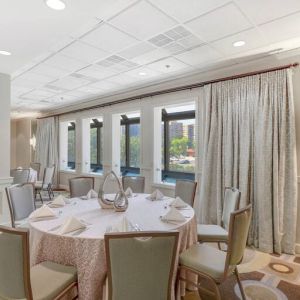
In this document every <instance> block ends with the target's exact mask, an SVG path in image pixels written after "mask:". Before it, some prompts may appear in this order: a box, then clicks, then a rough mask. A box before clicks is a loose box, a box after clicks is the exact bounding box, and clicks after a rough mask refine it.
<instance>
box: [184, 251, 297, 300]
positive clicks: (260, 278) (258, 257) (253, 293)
mask: <svg viewBox="0 0 300 300" xmlns="http://www.w3.org/2000/svg"><path fill="white" fill-rule="evenodd" d="M239 272H240V274H241V279H242V283H243V286H244V290H245V293H246V296H247V299H249V300H299V299H300V257H296V256H293V255H287V254H283V255H281V256H278V255H269V254H266V253H262V252H259V251H257V250H254V249H247V250H246V253H245V257H244V260H243V263H242V264H241V265H240V267H239ZM204 285H205V283H204ZM220 291H221V296H222V299H224V300H239V299H242V298H241V295H240V291H239V288H238V285H237V283H236V281H235V278H234V277H230V278H229V279H228V280H227V281H226V282H224V283H223V284H222V285H221V286H220ZM199 299H201V300H203V299H204V300H210V299H212V298H210V297H207V296H204V295H201V297H200V296H199V295H198V293H195V292H189V293H187V295H186V296H185V297H184V300H199Z"/></svg>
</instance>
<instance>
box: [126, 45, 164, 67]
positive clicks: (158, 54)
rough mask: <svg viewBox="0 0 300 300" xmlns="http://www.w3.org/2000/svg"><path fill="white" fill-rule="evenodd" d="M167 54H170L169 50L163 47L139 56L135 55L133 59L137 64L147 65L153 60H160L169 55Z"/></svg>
mask: <svg viewBox="0 0 300 300" xmlns="http://www.w3.org/2000/svg"><path fill="white" fill-rule="evenodd" d="M167 56H169V53H168V51H167V50H165V49H162V48H161V49H157V50H154V51H151V52H148V53H145V54H143V55H140V56H138V57H134V58H132V59H131V60H132V61H133V62H135V63H137V64H140V65H146V64H149V63H151V62H153V61H156V60H159V59H161V58H164V57H167Z"/></svg>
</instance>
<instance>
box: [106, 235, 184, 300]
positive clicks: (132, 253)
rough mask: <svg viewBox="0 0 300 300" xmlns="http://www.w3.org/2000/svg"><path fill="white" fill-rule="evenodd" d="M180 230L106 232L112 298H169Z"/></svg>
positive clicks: (133, 299) (109, 283) (166, 299)
mask: <svg viewBox="0 0 300 300" xmlns="http://www.w3.org/2000/svg"><path fill="white" fill-rule="evenodd" d="M178 236H179V233H178V232H134V233H122V234H120V233H109V234H106V235H105V250H106V261H107V267H108V289H109V292H108V299H109V300H120V299H122V300H141V299H143V300H170V299H171V287H172V278H173V275H174V270H175V258H176V254H177V247H178Z"/></svg>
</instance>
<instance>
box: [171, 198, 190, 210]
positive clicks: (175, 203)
mask: <svg viewBox="0 0 300 300" xmlns="http://www.w3.org/2000/svg"><path fill="white" fill-rule="evenodd" d="M170 206H172V207H176V208H184V207H187V204H186V203H185V202H184V201H183V200H182V199H181V198H180V197H176V198H175V199H174V200H173V201H172V202H171V203H170Z"/></svg>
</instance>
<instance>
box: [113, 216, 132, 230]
mask: <svg viewBox="0 0 300 300" xmlns="http://www.w3.org/2000/svg"><path fill="white" fill-rule="evenodd" d="M132 230H133V226H132V224H131V222H130V221H129V220H128V219H127V218H126V217H123V219H122V220H121V222H119V223H117V224H115V225H114V226H112V229H111V231H112V232H126V231H132Z"/></svg>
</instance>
